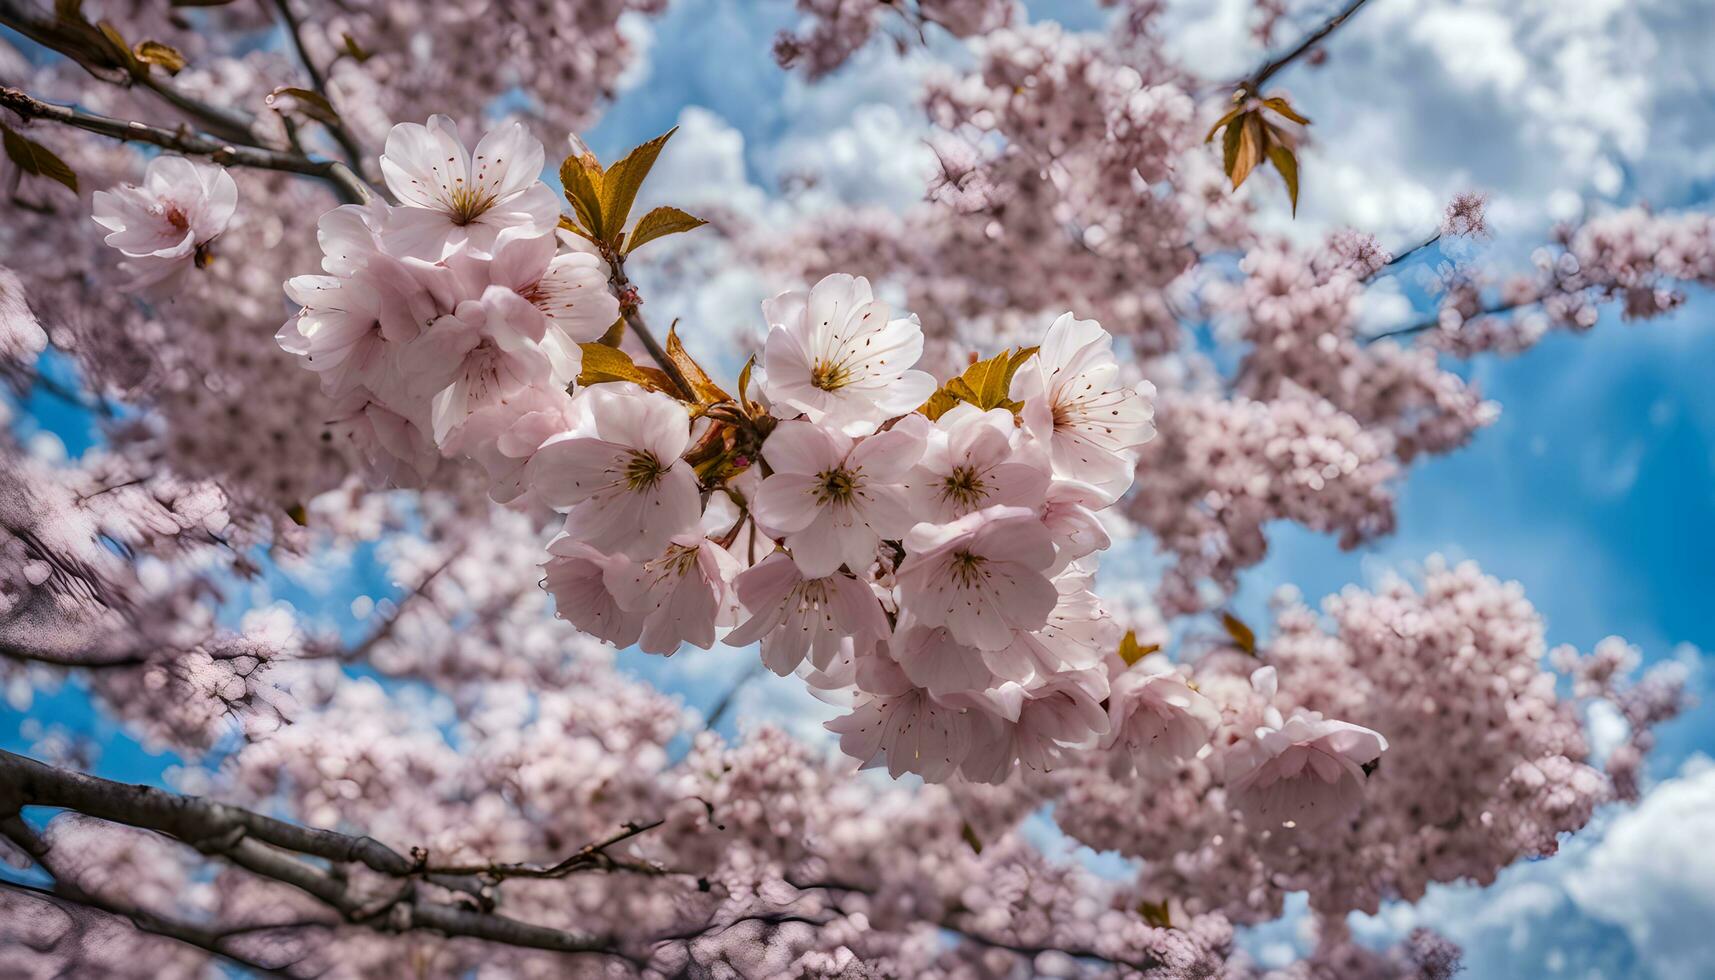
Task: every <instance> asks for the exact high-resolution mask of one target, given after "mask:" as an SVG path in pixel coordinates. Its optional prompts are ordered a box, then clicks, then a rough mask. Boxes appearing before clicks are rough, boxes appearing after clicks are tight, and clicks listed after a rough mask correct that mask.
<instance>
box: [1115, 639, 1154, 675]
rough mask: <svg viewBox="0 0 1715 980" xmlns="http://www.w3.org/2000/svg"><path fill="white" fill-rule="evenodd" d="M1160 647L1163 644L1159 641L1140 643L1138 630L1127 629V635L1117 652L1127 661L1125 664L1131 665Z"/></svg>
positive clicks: (1121, 641)
mask: <svg viewBox="0 0 1715 980" xmlns="http://www.w3.org/2000/svg"><path fill="white" fill-rule="evenodd" d="M1160 649H1161V644H1159V643H1150V644H1148V645H1143V644H1140V643H1138V642H1137V630H1126V631H1125V636H1124V637H1123V638H1122V639H1121V640H1120V648H1119V650H1118V651H1117V652H1118V653H1119V658H1120V659H1121V660H1124V661H1125V665H1126V666H1127V667H1130V666H1131V665H1132V664H1135V663H1137V662H1138V661H1139V660H1142V659H1143V658H1144V657H1147V656H1149V655H1150V654H1152V653H1155V652H1156V651H1157V650H1160Z"/></svg>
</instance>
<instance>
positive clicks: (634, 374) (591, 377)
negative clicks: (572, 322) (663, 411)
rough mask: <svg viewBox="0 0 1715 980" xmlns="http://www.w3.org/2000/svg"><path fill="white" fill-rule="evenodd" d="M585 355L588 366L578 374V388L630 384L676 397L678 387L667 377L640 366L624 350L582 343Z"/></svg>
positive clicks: (585, 362)
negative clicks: (616, 383) (610, 383)
mask: <svg viewBox="0 0 1715 980" xmlns="http://www.w3.org/2000/svg"><path fill="white" fill-rule="evenodd" d="M578 346H579V347H581V348H582V349H583V352H584V367H583V370H582V371H580V372H578V386H579V387H582V386H584V385H599V384H606V383H608V382H610V381H629V382H631V383H632V384H637V385H642V386H643V387H645V388H649V389H652V390H654V391H663V392H666V393H667V394H669V395H671V394H675V393H676V392H677V386H676V385H674V384H673V380H672V379H671V378H669V377H667V376H666V375H665V374H663V373H661V372H660V371H657V370H655V369H653V368H645V367H638V366H637V364H636V363H634V362H633V361H632V360H631V358H630V357H628V356H626V354H625V352H624V351H621V350H618V349H617V348H613V347H609V346H607V345H606V344H600V343H589V344H579V345H578Z"/></svg>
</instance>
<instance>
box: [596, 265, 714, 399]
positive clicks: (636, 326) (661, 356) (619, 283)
mask: <svg viewBox="0 0 1715 980" xmlns="http://www.w3.org/2000/svg"><path fill="white" fill-rule="evenodd" d="M607 266H608V269H609V274H608V278H607V282H608V286H609V287H611V288H612V289H613V294H614V295H615V296H617V297H618V298H619V315H620V316H621V317H623V318H624V319H625V325H626V326H627V327H630V328H631V332H632V333H634V334H636V335H637V340H638V343H641V344H642V345H643V349H644V350H646V351H648V352H649V356H650V357H651V358H654V360H655V363H656V364H658V365H660V366H661V370H662V371H663V372H665V373H666V375H667V377H669V378H672V379H673V383H674V384H675V385H678V386H679V391H680V392H681V393H683V394H684V396H685V397H686V398H695V397H696V394H697V393H696V390H695V389H694V388H692V387H691V382H690V381H689V380H687V379H686V378H685V375H684V373H683V372H682V371H680V370H679V366H678V365H676V364H674V363H673V359H672V358H670V357H668V356H667V351H666V349H665V348H663V347H662V346H661V344H660V342H659V341H657V340H656V339H655V334H653V333H652V332H650V330H649V324H647V323H645V322H644V320H643V314H641V313H639V312H638V311H637V307H638V304H639V302H640V301H639V300H638V298H637V287H636V286H634V285H632V283H631V280H630V279H627V278H626V277H625V258H624V256H620V255H610V256H608V260H607Z"/></svg>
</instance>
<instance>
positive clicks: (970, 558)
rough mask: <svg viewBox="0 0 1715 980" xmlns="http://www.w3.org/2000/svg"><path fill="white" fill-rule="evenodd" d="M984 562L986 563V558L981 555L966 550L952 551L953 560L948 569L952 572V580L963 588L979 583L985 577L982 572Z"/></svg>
mask: <svg viewBox="0 0 1715 980" xmlns="http://www.w3.org/2000/svg"><path fill="white" fill-rule="evenodd" d="M986 564H988V559H987V558H984V557H983V556H982V555H973V554H971V553H970V552H968V551H955V552H953V561H952V564H951V567H950V571H951V572H952V573H953V581H955V582H957V583H959V587H960V588H965V589H970V588H975V587H977V586H979V585H981V584H982V582H983V579H984V578H986V576H985V575H984V574H983V566H984V565H986Z"/></svg>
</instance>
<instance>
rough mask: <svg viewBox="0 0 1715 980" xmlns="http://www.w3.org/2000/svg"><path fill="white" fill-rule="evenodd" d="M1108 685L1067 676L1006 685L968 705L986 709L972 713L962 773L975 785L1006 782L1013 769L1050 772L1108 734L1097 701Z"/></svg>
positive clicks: (1090, 677)
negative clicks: (1066, 754)
mask: <svg viewBox="0 0 1715 980" xmlns="http://www.w3.org/2000/svg"><path fill="white" fill-rule="evenodd" d="M1106 694H1107V682H1106V679H1105V677H1104V676H1103V674H1102V672H1101V671H1100V670H1088V671H1068V672H1065V673H1062V674H1058V675H1056V676H1054V677H1051V678H1045V679H1043V680H1042V681H1040V682H1038V683H1035V684H1032V685H1029V686H1026V685H1021V684H1015V683H1012V682H1010V681H1009V682H1007V683H1006V684H1002V685H1001V686H999V687H997V688H995V689H993V690H990V691H986V692H982V693H981V694H979V695H975V696H972V697H970V698H969V699H968V700H969V702H970V703H972V704H973V705H976V706H979V707H982V708H986V709H987V710H979V711H974V712H972V715H973V717H972V726H973V736H972V741H971V751H970V753H969V754H968V755H967V756H966V757H965V758H964V760H962V764H961V767H960V772H961V773H962V774H963V775H964V777H965V778H966V779H969V780H970V781H972V782H975V783H1000V782H1005V781H1006V779H1007V777H1008V776H1010V775H1011V774H1012V769H1013V765H1014V763H1022V764H1023V765H1024V766H1025V768H1027V769H1031V770H1034V771H1036V772H1051V771H1053V769H1054V768H1055V767H1056V766H1057V765H1058V764H1059V761H1060V757H1061V754H1062V752H1063V751H1064V750H1065V749H1067V748H1070V747H1073V746H1080V745H1086V744H1089V743H1091V742H1093V741H1094V740H1095V739H1096V737H1097V736H1100V735H1101V734H1102V733H1104V732H1106V731H1107V730H1108V718H1107V715H1106V713H1104V712H1103V711H1102V705H1101V700H1102V697H1103V696H1105V695H1106Z"/></svg>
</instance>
